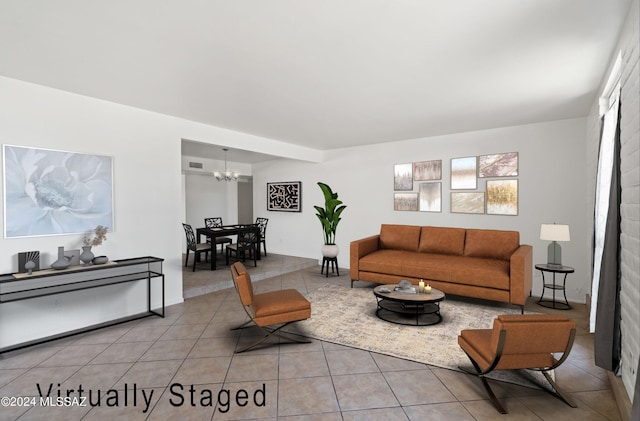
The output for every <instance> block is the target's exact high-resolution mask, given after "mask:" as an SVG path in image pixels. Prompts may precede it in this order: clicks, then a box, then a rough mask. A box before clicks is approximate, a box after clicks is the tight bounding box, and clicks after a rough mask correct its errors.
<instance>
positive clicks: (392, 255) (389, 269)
mask: <svg viewBox="0 0 640 421" xmlns="http://www.w3.org/2000/svg"><path fill="white" fill-rule="evenodd" d="M407 254H408V252H407V251H404V250H388V249H386V250H377V251H374V252H373V253H369V254H367V255H366V256H364V257H361V258H360V261H359V262H358V269H359V270H361V271H363V272H376V273H385V274H388V275H405V274H404V273H403V260H404V259H405V257H406V255H407ZM405 276H408V275H405Z"/></svg>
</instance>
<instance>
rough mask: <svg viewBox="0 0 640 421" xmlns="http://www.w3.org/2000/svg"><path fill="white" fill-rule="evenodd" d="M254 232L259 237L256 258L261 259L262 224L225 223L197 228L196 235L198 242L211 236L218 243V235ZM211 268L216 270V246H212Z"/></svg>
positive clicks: (213, 241)
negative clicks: (218, 225)
mask: <svg viewBox="0 0 640 421" xmlns="http://www.w3.org/2000/svg"><path fill="white" fill-rule="evenodd" d="M242 234H254V235H255V238H256V239H257V241H256V243H255V251H254V259H255V260H260V226H259V225H258V224H236V225H223V226H221V227H210V228H207V227H205V228H197V229H196V235H197V236H198V242H200V243H203V242H204V241H203V237H204V238H205V241H206V238H210V239H211V244H215V243H216V238H217V237H228V236H230V235H242ZM211 270H216V255H215V248H212V256H211Z"/></svg>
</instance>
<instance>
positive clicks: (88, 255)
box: [80, 246, 95, 265]
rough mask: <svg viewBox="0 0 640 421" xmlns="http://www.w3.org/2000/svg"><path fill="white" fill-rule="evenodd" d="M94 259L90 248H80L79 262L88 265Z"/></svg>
mask: <svg viewBox="0 0 640 421" xmlns="http://www.w3.org/2000/svg"><path fill="white" fill-rule="evenodd" d="M94 257H95V256H94V255H93V252H92V251H91V246H82V253H80V261H82V263H84V264H85V265H88V264H89V263H91V261H92V260H93V258H94Z"/></svg>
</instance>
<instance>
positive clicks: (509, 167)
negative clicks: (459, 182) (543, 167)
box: [478, 152, 518, 178]
mask: <svg viewBox="0 0 640 421" xmlns="http://www.w3.org/2000/svg"><path fill="white" fill-rule="evenodd" d="M517 176H518V152H508V153H497V154H493V155H480V156H479V157H478V177H480V178H487V177H517Z"/></svg>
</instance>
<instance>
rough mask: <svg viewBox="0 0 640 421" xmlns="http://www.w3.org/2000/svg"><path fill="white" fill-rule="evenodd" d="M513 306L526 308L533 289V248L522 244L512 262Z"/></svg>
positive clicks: (510, 275) (514, 253)
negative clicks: (525, 305)
mask: <svg viewBox="0 0 640 421" xmlns="http://www.w3.org/2000/svg"><path fill="white" fill-rule="evenodd" d="M509 266H510V274H509V277H510V280H511V288H510V290H511V304H517V305H521V306H524V304H525V303H526V301H527V297H528V296H529V294H530V293H531V288H532V287H533V247H531V246H530V245H528V244H521V245H520V247H518V248H517V249H516V251H515V252H513V254H512V255H511V260H510V265H509Z"/></svg>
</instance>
